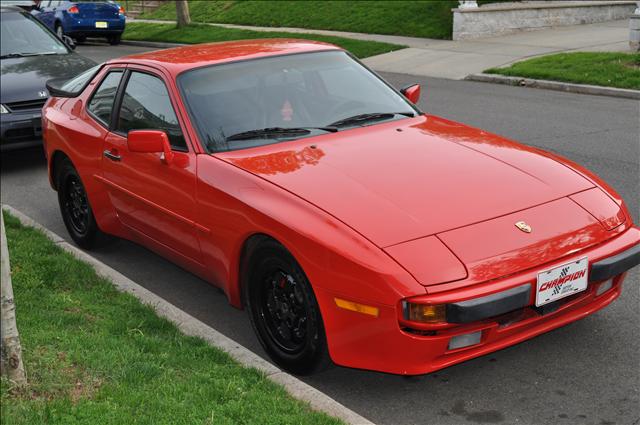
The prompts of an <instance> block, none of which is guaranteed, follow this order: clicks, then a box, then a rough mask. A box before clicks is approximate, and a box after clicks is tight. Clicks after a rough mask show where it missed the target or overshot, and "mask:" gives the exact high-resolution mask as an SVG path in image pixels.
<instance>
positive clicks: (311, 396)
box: [2, 205, 374, 425]
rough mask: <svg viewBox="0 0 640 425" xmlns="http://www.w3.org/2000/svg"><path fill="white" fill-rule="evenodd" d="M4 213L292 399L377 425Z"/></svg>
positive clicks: (356, 423)
mask: <svg viewBox="0 0 640 425" xmlns="http://www.w3.org/2000/svg"><path fill="white" fill-rule="evenodd" d="M2 209H3V210H4V211H7V212H8V213H9V214H11V215H13V216H14V217H16V218H17V219H18V220H20V223H22V224H23V225H24V226H28V227H33V228H36V229H38V230H40V231H41V232H42V233H44V234H45V236H47V237H48V238H49V239H51V240H52V241H53V242H54V243H55V244H56V245H58V246H59V247H60V248H62V249H63V250H65V251H67V252H69V253H70V254H72V255H73V256H75V257H76V258H78V259H79V260H81V261H84V262H86V263H88V264H89V265H91V266H92V267H93V269H94V270H95V271H96V273H97V274H98V275H100V276H102V277H105V278H107V279H109V280H110V281H111V282H113V284H114V285H115V286H116V288H117V289H118V290H120V291H122V292H127V293H129V294H132V295H133V296H134V297H136V298H138V299H139V300H140V301H141V302H142V303H144V304H147V305H149V306H151V307H152V308H153V309H154V310H155V312H156V313H157V314H158V315H159V316H161V317H164V318H166V319H168V320H170V321H171V322H172V323H174V324H175V325H176V326H177V327H178V328H179V329H180V330H181V331H182V332H183V333H184V334H186V335H190V336H196V337H200V338H202V339H204V340H205V341H207V342H208V343H209V344H210V345H212V346H214V347H217V348H219V349H221V350H222V351H224V352H226V353H227V354H229V355H230V356H231V357H232V358H233V359H234V360H236V361H237V362H238V363H240V364H241V365H243V366H246V367H252V368H255V369H257V370H259V371H261V372H262V373H264V374H265V375H266V377H267V378H268V379H269V380H271V381H273V382H275V383H276V384H278V385H282V386H283V387H284V388H285V389H286V390H287V392H288V393H289V394H290V395H291V396H293V397H294V398H297V399H298V400H302V401H304V402H306V403H309V405H310V406H311V408H312V409H314V410H317V411H320V412H324V413H326V414H328V415H331V416H334V417H336V418H339V419H341V420H343V421H344V422H346V423H348V424H353V425H374V424H373V422H371V421H369V420H368V419H365V418H364V417H362V416H360V415H359V414H357V413H356V412H354V411H353V410H351V409H349V408H347V407H346V406H344V405H342V404H340V403H339V402H337V401H336V400H334V399H333V398H331V397H329V396H328V395H327V394H325V393H323V392H322V391H319V390H317V389H316V388H314V387H312V386H311V385H309V384H306V383H305V382H302V381H301V380H300V379H298V378H296V377H295V376H293V375H291V374H289V373H287V372H284V371H282V370H280V369H279V368H277V367H276V366H274V365H272V364H271V363H269V362H268V361H266V360H264V359H263V358H262V357H260V356H258V355H257V354H255V353H254V352H252V351H250V350H249V349H247V348H245V347H244V346H242V345H240V344H239V343H237V342H236V341H234V340H232V339H231V338H229V337H227V336H225V335H224V334H222V333H220V332H218V331H217V330H215V329H213V328H212V327H210V326H209V325H207V324H205V323H203V322H201V321H200V320H198V319H196V318H195V317H193V316H191V315H190V314H189V313H187V312H185V311H183V310H180V309H179V308H178V307H176V306H174V305H173V304H171V303H170V302H168V301H166V300H165V299H163V298H161V297H159V296H158V295H156V294H154V293H153V292H151V291H149V290H148V289H146V288H144V287H142V286H140V285H138V284H137V283H135V282H134V281H132V280H131V279H129V278H128V277H126V276H125V275H123V274H122V273H120V272H118V271H117V270H115V269H113V268H111V267H109V266H108V265H106V264H104V263H103V262H102V261H100V260H98V259H97V258H95V257H93V256H91V255H90V254H88V253H86V252H85V251H82V250H81V249H79V248H77V247H75V246H73V245H71V244H70V243H68V242H66V241H65V240H64V239H62V238H61V237H60V236H59V235H57V234H55V233H53V232H52V231H50V230H49V229H47V228H46V227H44V226H42V225H41V224H39V223H38V222H36V221H35V220H33V219H32V218H30V217H28V216H27V215H25V214H23V213H22V212H20V211H18V210H16V209H15V208H13V207H11V206H9V205H2Z"/></svg>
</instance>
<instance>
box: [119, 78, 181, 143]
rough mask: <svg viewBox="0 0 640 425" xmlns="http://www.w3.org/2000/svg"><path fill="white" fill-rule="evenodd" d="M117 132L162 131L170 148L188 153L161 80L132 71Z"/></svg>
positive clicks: (123, 98)
mask: <svg viewBox="0 0 640 425" xmlns="http://www.w3.org/2000/svg"><path fill="white" fill-rule="evenodd" d="M116 130H117V131H120V132H122V133H125V134H126V133H128V132H129V131H130V130H164V131H165V132H166V133H167V136H168V137H169V141H170V142H171V147H172V148H174V149H176V150H187V144H186V142H185V140H184V136H183V135H182V130H180V124H179V123H178V118H177V117H176V113H175V111H174V110H173V106H172V105H171V99H170V98H169V92H168V91H167V88H166V86H165V85H164V83H163V82H162V80H161V79H160V78H158V77H154V76H152V75H149V74H145V73H142V72H132V73H131V76H130V77H129V82H128V83H127V88H126V89H125V91H124V96H123V97H122V106H121V109H120V114H119V118H118V125H117V127H116Z"/></svg>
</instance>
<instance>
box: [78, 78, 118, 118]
mask: <svg viewBox="0 0 640 425" xmlns="http://www.w3.org/2000/svg"><path fill="white" fill-rule="evenodd" d="M121 78H122V71H112V72H110V73H109V74H108V75H107V76H106V77H105V78H104V79H103V80H102V83H100V86H99V87H98V89H97V90H96V91H95V93H94V94H93V96H92V97H91V100H90V101H89V106H87V109H88V110H89V112H91V113H92V114H93V115H94V116H95V117H96V118H97V119H99V120H100V121H102V123H103V124H105V125H109V123H110V122H111V112H112V111H113V101H114V100H115V98H116V92H117V91H118V84H120V79H121Z"/></svg>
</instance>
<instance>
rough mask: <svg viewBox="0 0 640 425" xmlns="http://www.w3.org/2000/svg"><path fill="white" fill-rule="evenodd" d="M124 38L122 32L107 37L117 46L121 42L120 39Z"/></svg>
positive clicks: (110, 42)
mask: <svg viewBox="0 0 640 425" xmlns="http://www.w3.org/2000/svg"><path fill="white" fill-rule="evenodd" d="M121 38H122V36H121V35H120V34H118V35H110V36H109V37H107V41H109V44H111V45H112V46H116V45H118V44H120V39H121Z"/></svg>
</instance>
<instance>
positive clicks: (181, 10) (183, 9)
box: [176, 0, 191, 28]
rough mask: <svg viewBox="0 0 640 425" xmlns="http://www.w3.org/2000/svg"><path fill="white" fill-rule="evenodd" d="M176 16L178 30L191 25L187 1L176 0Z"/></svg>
mask: <svg viewBox="0 0 640 425" xmlns="http://www.w3.org/2000/svg"><path fill="white" fill-rule="evenodd" d="M176 15H177V16H178V28H184V27H186V26H187V25H189V24H190V23H191V17H190V16H189V3H188V2H187V0H176Z"/></svg>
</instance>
